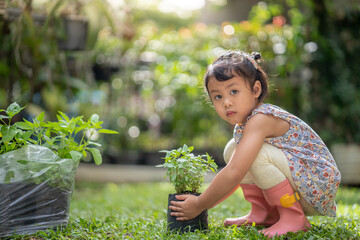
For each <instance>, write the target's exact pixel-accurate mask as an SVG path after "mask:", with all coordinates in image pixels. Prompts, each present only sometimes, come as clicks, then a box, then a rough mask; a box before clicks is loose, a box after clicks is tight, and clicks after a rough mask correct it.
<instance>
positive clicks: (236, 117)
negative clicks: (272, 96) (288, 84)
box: [208, 76, 261, 125]
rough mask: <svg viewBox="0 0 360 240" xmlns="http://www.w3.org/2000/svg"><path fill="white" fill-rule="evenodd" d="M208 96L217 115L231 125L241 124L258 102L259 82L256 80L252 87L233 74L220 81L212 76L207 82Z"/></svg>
mask: <svg viewBox="0 0 360 240" xmlns="http://www.w3.org/2000/svg"><path fill="white" fill-rule="evenodd" d="M208 91H209V96H210V98H211V101H212V103H213V104H214V107H215V109H216V112H217V113H218V114H219V116H220V117H221V118H222V119H224V120H225V121H227V122H229V123H230V124H232V125H235V124H237V123H240V124H243V123H244V122H245V121H246V118H247V117H248V116H249V115H250V114H251V112H252V110H253V109H255V108H256V107H257V105H258V104H259V101H258V99H257V98H258V97H259V96H260V94H261V84H260V82H259V81H256V82H255V84H254V89H253V90H251V88H250V86H249V85H248V84H247V83H246V82H245V80H244V79H243V78H242V77H239V76H235V77H233V78H231V79H229V80H227V81H223V82H220V81H218V80H216V79H215V78H214V77H212V78H210V80H209V83H208Z"/></svg>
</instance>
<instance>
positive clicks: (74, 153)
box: [70, 151, 83, 161]
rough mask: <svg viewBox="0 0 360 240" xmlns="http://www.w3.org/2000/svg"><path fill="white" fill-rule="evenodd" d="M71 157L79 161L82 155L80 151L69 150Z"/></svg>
mask: <svg viewBox="0 0 360 240" xmlns="http://www.w3.org/2000/svg"><path fill="white" fill-rule="evenodd" d="M70 155H71V158H72V159H73V160H75V161H80V159H81V158H82V157H83V155H82V153H81V152H78V151H70Z"/></svg>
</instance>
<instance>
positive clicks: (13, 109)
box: [5, 102, 25, 117]
mask: <svg viewBox="0 0 360 240" xmlns="http://www.w3.org/2000/svg"><path fill="white" fill-rule="evenodd" d="M24 108H25V107H22V108H21V107H20V106H19V104H17V103H16V102H14V103H12V104H10V105H9V106H8V108H7V109H6V111H5V112H6V114H7V115H8V116H9V117H13V116H14V115H16V114H17V113H19V112H20V111H21V110H22V109H24Z"/></svg>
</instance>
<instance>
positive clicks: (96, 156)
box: [87, 148, 102, 165]
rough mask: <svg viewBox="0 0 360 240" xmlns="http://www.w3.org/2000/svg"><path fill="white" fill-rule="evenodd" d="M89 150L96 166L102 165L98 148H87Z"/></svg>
mask: <svg viewBox="0 0 360 240" xmlns="http://www.w3.org/2000/svg"><path fill="white" fill-rule="evenodd" d="M87 150H88V151H89V152H90V153H91V154H92V156H93V158H94V162H95V164H96V165H100V164H101V163H102V157H101V154H100V150H99V149H97V148H87Z"/></svg>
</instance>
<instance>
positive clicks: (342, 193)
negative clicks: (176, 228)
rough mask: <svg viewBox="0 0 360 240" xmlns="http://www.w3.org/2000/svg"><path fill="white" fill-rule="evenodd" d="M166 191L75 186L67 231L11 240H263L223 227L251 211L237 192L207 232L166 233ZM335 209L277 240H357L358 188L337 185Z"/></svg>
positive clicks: (153, 186) (253, 232)
mask: <svg viewBox="0 0 360 240" xmlns="http://www.w3.org/2000/svg"><path fill="white" fill-rule="evenodd" d="M171 192H173V189H172V186H171V185H170V184H168V183H144V184H113V183H107V184H99V183H96V184H94V183H77V184H76V189H75V192H74V195H73V199H72V202H71V210H70V223H69V225H68V227H67V228H65V229H59V230H58V231H47V232H39V233H38V234H36V235H32V236H25V237H24V236H23V237H15V238H12V239H31V240H37V239H219V240H220V239H266V238H265V237H264V236H262V235H260V234H258V233H257V231H258V230H259V229H260V228H258V227H241V228H237V227H223V226H222V221H223V220H224V219H225V218H226V217H235V216H240V215H244V214H246V213H247V212H248V211H249V210H250V204H249V203H248V202H246V201H245V200H244V198H243V196H242V193H241V190H237V191H236V192H235V193H234V194H233V195H232V196H230V197H229V198H228V199H227V200H225V201H224V202H223V203H221V204H219V205H218V206H216V207H215V208H213V209H211V210H209V231H207V232H195V233H186V234H174V233H171V234H170V233H168V232H167V231H166V211H167V197H168V194H169V193H171ZM337 206H338V217H337V218H328V217H309V221H310V222H311V224H312V226H313V228H312V230H310V231H308V232H307V233H298V234H293V233H289V234H287V235H286V236H283V237H281V238H278V239H342V240H345V239H346V240H347V239H360V234H359V231H360V188H345V187H342V188H341V189H340V190H339V193H338V195H337Z"/></svg>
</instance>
